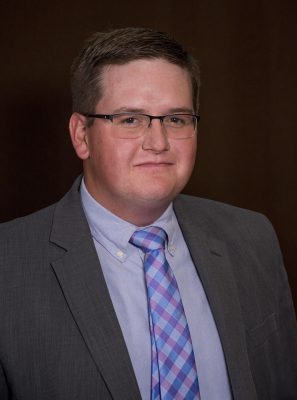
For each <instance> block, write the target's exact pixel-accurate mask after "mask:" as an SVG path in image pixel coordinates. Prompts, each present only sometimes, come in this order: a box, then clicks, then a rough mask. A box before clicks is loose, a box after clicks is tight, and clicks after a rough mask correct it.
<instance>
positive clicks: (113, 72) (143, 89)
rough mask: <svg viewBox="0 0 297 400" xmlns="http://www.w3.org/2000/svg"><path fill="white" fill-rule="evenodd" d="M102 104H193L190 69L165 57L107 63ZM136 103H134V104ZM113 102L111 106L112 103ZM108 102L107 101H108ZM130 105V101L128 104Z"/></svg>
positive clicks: (185, 105) (103, 76)
mask: <svg viewBox="0 0 297 400" xmlns="http://www.w3.org/2000/svg"><path fill="white" fill-rule="evenodd" d="M101 78H102V79H101V85H102V89H103V90H102V97H101V99H100V100H99V102H98V104H99V105H100V103H101V104H102V103H112V104H114V105H115V103H121V102H122V103H123V102H126V103H131V105H134V104H135V105H137V104H136V103H139V106H140V108H146V109H147V108H148V107H149V105H160V106H161V107H162V106H164V107H165V108H166V105H168V106H173V103H178V104H174V106H175V107H178V106H180V107H192V106H193V104H192V85H191V78H190V74H189V72H188V71H187V70H186V69H185V68H182V67H180V66H178V65H176V64H172V63H170V62H168V61H166V60H164V59H141V60H135V61H131V62H129V63H126V64H121V65H107V66H106V67H104V70H103V71H102V76H101ZM132 103H133V104H132ZM112 104H110V105H112ZM107 105H108V104H107ZM127 105H128V106H129V105H130V104H127Z"/></svg>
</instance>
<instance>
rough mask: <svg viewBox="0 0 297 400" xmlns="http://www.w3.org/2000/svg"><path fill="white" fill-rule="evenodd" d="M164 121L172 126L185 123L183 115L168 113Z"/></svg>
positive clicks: (180, 125)
mask: <svg viewBox="0 0 297 400" xmlns="http://www.w3.org/2000/svg"><path fill="white" fill-rule="evenodd" d="M166 123H167V124H168V125H170V126H173V127H182V126H184V125H186V116H185V115H168V116H167V117H166Z"/></svg>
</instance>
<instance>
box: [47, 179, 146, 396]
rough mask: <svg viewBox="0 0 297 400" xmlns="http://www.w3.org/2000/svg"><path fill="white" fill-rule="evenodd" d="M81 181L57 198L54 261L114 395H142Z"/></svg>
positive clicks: (67, 297) (62, 285) (103, 375)
mask: <svg viewBox="0 0 297 400" xmlns="http://www.w3.org/2000/svg"><path fill="white" fill-rule="evenodd" d="M79 182H80V181H77V182H76V183H75V185H74V187H73V188H72V189H71V191H70V192H69V193H68V194H67V195H66V196H65V197H64V198H63V199H62V200H61V201H60V202H59V203H58V205H57V208H56V211H55V216H54V221H53V229H52V234H51V241H52V242H53V243H55V244H56V245H58V246H59V247H62V248H63V249H64V250H66V251H64V252H63V256H62V257H61V258H59V259H56V260H54V261H53V262H52V267H53V269H54V271H55V273H56V276H57V279H58V280H59V283H60V285H61V288H62V290H63V293H64V295H65V298H66V301H67V303H68V306H69V308H70V310H71V313H72V315H73V318H74V319H75V321H76V324H77V326H78V328H79V330H80V332H81V334H82V336H83V338H84V341H85V343H86V345H87V347H88V349H89V352H90V354H91V356H92V358H93V360H94V362H95V364H96V366H97V368H98V370H99V372H100V374H101V375H102V377H103V379H104V381H105V383H106V385H107V387H108V389H109V390H110V393H111V396H112V398H113V399H118V400H124V399H125V400H132V399H140V393H139V389H138V386H137V382H136V378H135V375H134V371H133V367H132V364H131V361H130V358H129V354H128V351H127V348H126V345H125V342H124V339H123V336H122V332H121V329H120V326H119V323H118V320H117V317H116V314H115V311H114V308H113V305H112V302H111V299H110V296H109V292H108V289H107V286H106V283H105V280H104V277H103V273H102V270H101V267H100V264H99V260H98V257H97V253H96V250H95V247H94V244H93V241H92V238H91V235H90V232H89V227H88V224H87V222H86V220H85V217H84V213H83V210H82V207H81V204H80V196H79V193H78V187H79Z"/></svg>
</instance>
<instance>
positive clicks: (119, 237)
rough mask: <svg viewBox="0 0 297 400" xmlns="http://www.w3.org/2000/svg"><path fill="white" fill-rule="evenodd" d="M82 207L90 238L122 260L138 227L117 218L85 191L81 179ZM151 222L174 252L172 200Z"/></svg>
mask: <svg viewBox="0 0 297 400" xmlns="http://www.w3.org/2000/svg"><path fill="white" fill-rule="evenodd" d="M80 194H81V200H82V205H83V209H84V212H85V215H86V218H87V221H88V224H89V227H90V230H91V234H92V237H93V239H94V240H96V241H97V242H98V243H100V244H101V245H102V246H103V247H104V248H105V249H106V250H107V251H108V252H109V253H110V254H111V255H112V256H114V257H115V258H117V259H118V260H119V261H121V262H124V261H125V260H126V258H127V257H128V256H129V254H130V253H131V250H132V249H133V247H134V246H133V245H131V244H130V243H129V239H130V237H131V236H132V234H133V232H134V231H135V230H136V229H140V227H137V226H135V225H133V224H131V223H129V222H127V221H124V220H123V219H121V218H119V217H118V216H116V215H114V214H113V213H111V212H110V211H109V210H107V209H106V208H104V207H103V206H102V205H101V204H100V203H98V202H97V201H96V200H95V199H94V198H93V197H92V196H91V195H90V193H89V192H88V190H87V188H86V185H85V183H84V179H82V182H81V186H80ZM151 225H154V226H159V227H160V228H163V229H164V230H165V231H166V233H167V236H168V243H167V250H168V252H169V254H170V255H172V256H174V253H175V251H176V247H177V233H178V232H177V227H178V222H177V219H176V216H175V214H174V211H173V206H172V203H171V204H170V205H169V206H168V208H167V209H166V210H165V212H164V213H163V214H162V215H161V216H160V217H159V218H158V219H157V220H156V221H155V222H154V223H153V224H151Z"/></svg>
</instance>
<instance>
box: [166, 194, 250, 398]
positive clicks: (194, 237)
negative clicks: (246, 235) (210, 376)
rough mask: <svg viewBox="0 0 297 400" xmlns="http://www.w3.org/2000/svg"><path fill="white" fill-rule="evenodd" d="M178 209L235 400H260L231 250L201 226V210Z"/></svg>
mask: <svg viewBox="0 0 297 400" xmlns="http://www.w3.org/2000/svg"><path fill="white" fill-rule="evenodd" d="M174 209H175V212H176V215H177V218H178V221H179V224H180V227H181V229H182V232H183V235H184V238H185V240H186V242H187V245H188V248H189V250H190V253H191V256H192V259H193V262H194V264H195V266H196V269H197V272H198V275H199V277H200V279H201V282H202V284H203V287H204V290H205V292H206V295H207V298H208V301H209V304H210V307H211V310H212V313H213V316H214V319H215V322H216V325H217V329H218V332H219V336H220V339H221V343H222V347H223V351H224V355H225V360H226V365H227V370H228V375H229V379H230V384H231V387H232V392H233V395H234V398H235V399H240V400H252V399H256V398H257V395H256V391H255V387H254V382H253V378H252V375H251V370H250V365H249V359H248V354H247V348H246V342H245V331H244V324H243V320H242V314H241V307H240V303H239V298H238V293H237V287H236V283H235V280H234V276H233V273H232V265H231V261H230V259H229V256H228V251H227V246H226V244H225V243H224V242H223V241H219V240H217V239H215V238H212V237H211V236H210V235H209V234H208V233H206V232H207V230H206V229H204V228H203V223H204V224H205V221H204V222H203V223H202V224H201V221H203V220H204V219H205V218H204V216H203V215H200V216H199V210H198V213H197V209H196V210H195V212H194V213H193V212H191V210H190V209H189V207H188V206H187V205H185V204H182V201H180V200H177V201H176V202H175V205H174ZM192 211H194V210H192ZM200 217H201V218H200Z"/></svg>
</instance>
